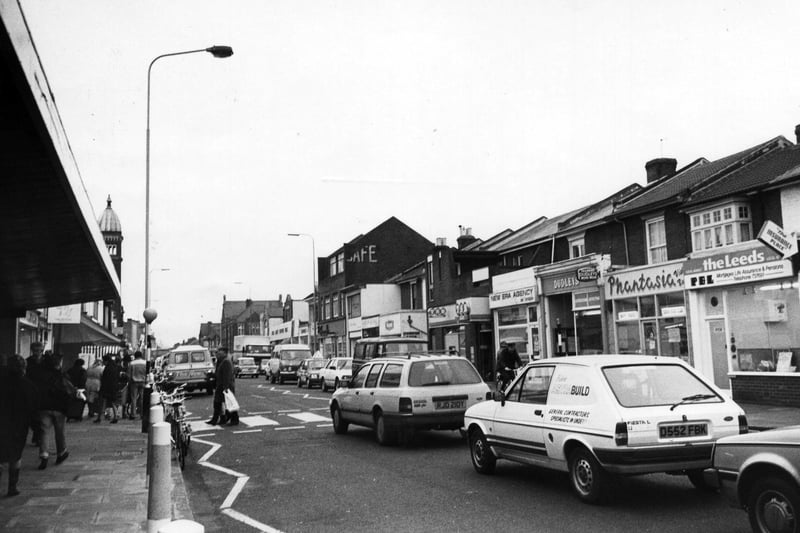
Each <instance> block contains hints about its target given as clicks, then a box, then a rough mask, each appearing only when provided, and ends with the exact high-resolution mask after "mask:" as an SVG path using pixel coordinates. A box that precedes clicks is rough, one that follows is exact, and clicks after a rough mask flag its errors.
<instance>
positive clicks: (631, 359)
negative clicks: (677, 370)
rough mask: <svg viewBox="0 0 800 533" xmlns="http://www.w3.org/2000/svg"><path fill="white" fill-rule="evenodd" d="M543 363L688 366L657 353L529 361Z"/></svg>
mask: <svg viewBox="0 0 800 533" xmlns="http://www.w3.org/2000/svg"><path fill="white" fill-rule="evenodd" d="M537 363H538V364H541V363H545V364H546V363H550V364H552V363H559V364H562V363H567V364H574V365H580V366H595V367H603V366H613V365H642V364H644V365H653V364H657V365H658V364H660V365H669V364H681V365H683V366H687V365H686V363H684V362H683V359H681V358H679V357H663V356H662V357H659V356H657V355H628V354H598V355H570V356H567V357H558V358H555V359H538V360H536V361H531V362H530V363H528V364H529V365H532V364H537Z"/></svg>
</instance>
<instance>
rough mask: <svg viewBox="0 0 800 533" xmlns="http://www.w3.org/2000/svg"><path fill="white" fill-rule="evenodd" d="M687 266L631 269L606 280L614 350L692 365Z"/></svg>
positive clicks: (676, 263) (608, 275)
mask: <svg viewBox="0 0 800 533" xmlns="http://www.w3.org/2000/svg"><path fill="white" fill-rule="evenodd" d="M684 262H685V260H683V259H681V260H680V261H670V262H667V263H659V264H657V265H649V266H642V267H634V268H626V269H624V270H617V271H614V272H608V273H606V274H605V276H603V278H602V280H601V282H602V284H603V285H604V292H605V299H606V302H608V303H610V304H611V315H610V317H609V327H608V329H609V331H610V332H611V335H610V336H609V341H610V342H609V351H611V352H616V353H624V354H643V355H663V356H670V357H680V358H681V359H683V360H684V361H686V362H687V363H689V364H693V361H692V359H691V350H690V346H689V333H688V325H687V312H686V302H685V299H684V276H683V268H684ZM607 305H608V304H607Z"/></svg>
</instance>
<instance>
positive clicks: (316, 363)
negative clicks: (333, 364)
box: [308, 359, 327, 370]
mask: <svg viewBox="0 0 800 533" xmlns="http://www.w3.org/2000/svg"><path fill="white" fill-rule="evenodd" d="M326 362H327V361H325V359H312V360H311V361H309V362H308V369H309V370H319V369H320V368H323V367H324V366H325V363H326Z"/></svg>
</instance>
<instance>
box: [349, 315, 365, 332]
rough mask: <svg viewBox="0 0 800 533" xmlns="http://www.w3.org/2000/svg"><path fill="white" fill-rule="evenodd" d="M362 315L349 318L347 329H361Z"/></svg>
mask: <svg viewBox="0 0 800 533" xmlns="http://www.w3.org/2000/svg"><path fill="white" fill-rule="evenodd" d="M361 327H362V326H361V317H360V316H359V317H356V318H348V319H347V331H361Z"/></svg>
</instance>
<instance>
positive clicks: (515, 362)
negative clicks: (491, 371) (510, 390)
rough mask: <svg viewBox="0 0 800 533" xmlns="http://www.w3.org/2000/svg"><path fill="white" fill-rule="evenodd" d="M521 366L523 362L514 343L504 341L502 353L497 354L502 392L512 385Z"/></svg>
mask: <svg viewBox="0 0 800 533" xmlns="http://www.w3.org/2000/svg"><path fill="white" fill-rule="evenodd" d="M521 366H522V360H521V359H520V357H519V353H517V348H516V346H515V345H514V343H513V342H506V341H502V342H501V343H500V351H499V352H497V382H498V385H499V386H500V389H501V390H502V389H504V388H505V386H506V385H508V384H509V383H511V380H512V379H514V375H515V374H514V371H515V370H516V369H517V368H520V367H521Z"/></svg>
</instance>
